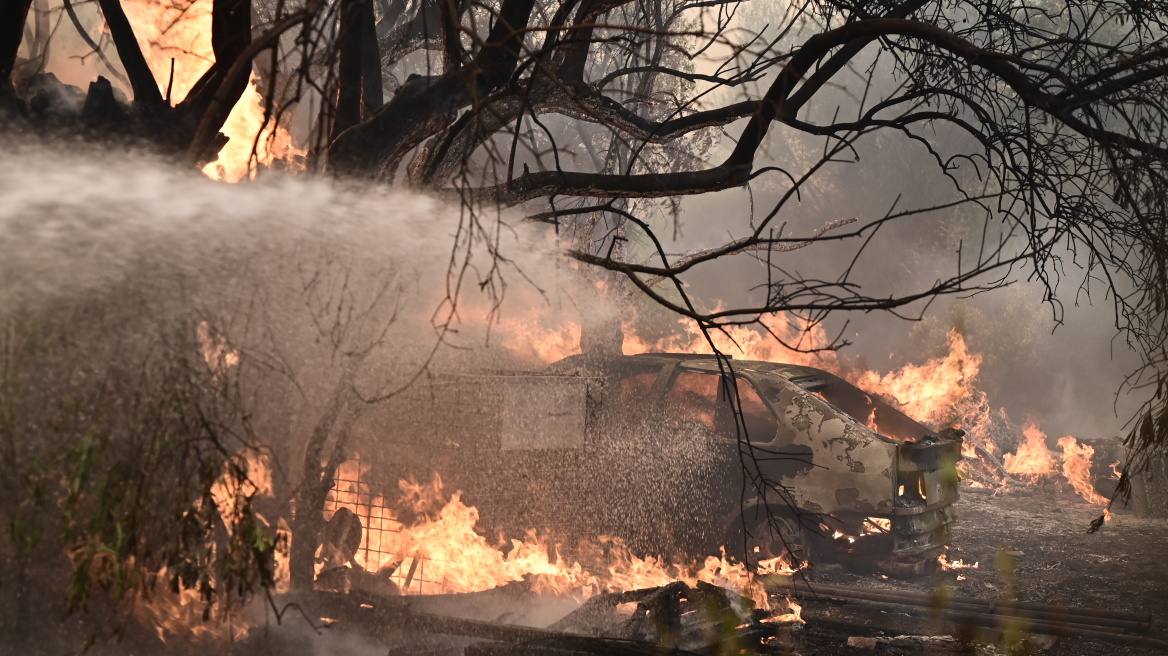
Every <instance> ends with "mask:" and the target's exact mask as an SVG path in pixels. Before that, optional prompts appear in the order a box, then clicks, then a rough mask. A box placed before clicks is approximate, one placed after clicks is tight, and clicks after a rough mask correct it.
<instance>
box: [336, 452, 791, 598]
mask: <svg viewBox="0 0 1168 656" xmlns="http://www.w3.org/2000/svg"><path fill="white" fill-rule="evenodd" d="M365 467H367V465H364V464H362V463H360V462H359V461H355V460H354V461H348V462H346V463H343V464H342V465H341V467H340V468H339V469H338V472H337V480H338V483H337V485H336V486H335V487H334V489H333V491H332V492H331V493H330V495H329V499H328V500H327V501H326V512H325V519H326V520H331V519H332V518H333V517H334V516H335V514H336V513H337V512H339V511H340V509H341V508H345V509H347V510H348V511H349V512H351V513H353V514H354V515H355V516H356V517H357V518H359V519H360V520H361V522H362V529H363V531H362V532H363V537H362V541H361V544H360V548H359V549H358V550H357V552H356V553H355V554H354V556H353V557H352V559H351V561H349V562H350V563H351V565H353V566H354V567H355V568H360V569H361V570H364V571H365V572H367V573H376V576H380V577H384V578H385V579H386V580H388V581H392V582H393V584H394V585H395V586H396V588H397V590H398V591H400V592H401V593H403V594H436V593H458V592H478V591H482V590H488V589H491V588H495V587H498V586H501V585H505V584H507V583H511V582H514V581H521V580H527V581H529V583H530V585H531V587H532V589H533V590H534V591H536V592H550V593H555V594H565V595H571V596H575V597H577V598H580V599H583V598H587V597H590V596H593V595H595V594H599V593H601V592H619V591H625V590H635V589H640V588H649V587H654V586H661V585H666V584H668V583H671V582H673V581H684V582H686V583H687V584H689V585H696V584H697V582H699V581H703V582H706V583H710V584H713V585H718V586H721V587H724V588H728V589H731V590H735V591H736V592H738V593H739V594H741V595H742V596H744V597H746V598H749V599H752V600H753V601H754V603H755V606H756V607H757V608H761V609H764V610H769V609H770V603H769V600H768V597H767V594H766V591H765V590H764V589H763V586H762V584H761V581H760V578H759V577H760V576H764V575H770V574H784V573H785V574H791V573H794V572H795V571H796V569H795V568H793V567H791V566H790V564H789V563H790V560H789V559H787V558H785V557H783V556H780V557H777V558H772V559H769V560H764V561H762V562H759V563H758V564H757V566H756V567H755V568H753V570H752V569H751V568H748V567H747V566H746V565H745V564H743V563H741V562H738V561H736V560H734V559H733V558H730V557H728V556H727V555H726V554H725V552H724V551H723V553H722V554H720V555H718V556H709V557H707V558H705V560H704V561H701V562H671V561H668V560H665V559H661V558H656V557H653V556H645V557H641V556H638V555H636V554H635V553H633V552H632V551H631V550H630V549H629V548H628V547H627V546H626V545H625V544H624V542H623V541H621V540H620V539H618V538H614V537H607V536H600V537H598V538H597V539H596V541H595V542H593V543H590V544H585V545H579V546H577V547H575V548H574V549H573V550H572V551H573V553H574V554H576V556H577V557H576V558H573V559H571V560H570V561H569V560H567V559H565V558H564V557H563V556H562V555H561V554H562V552H563V551H564V549H562V548H561V545H558V544H554V543H551V542H549V540H548V539H547V538H546V537H545V536H541V535H540V534H539V533H538V532H537V531H534V530H531V531H528V532H527V534H526V535H525V536H524V537H523V538H522V539H515V538H513V539H510V540H498V541H496V542H491V541H490V540H488V538H487V537H485V536H484V535H482V534H481V533H480V532H479V531H478V530H477V524H478V520H479V512H478V509H476V508H475V507H474V506H470V505H467V504H466V503H464V502H463V499H462V494H461V493H460V492H454V493H453V494H449V495H448V494H447V493H445V491H444V489H443V485H442V480H441V478H440V477H439V476H437V475H435V476H434V478H433V479H432V480H431V481H430V482H429V483H427V484H419V483H417V482H414V481H401V482H400V483H399V485H398V487H399V490H400V492H401V498H400V499H399V501H398V502H397V503H396V504H392V505H391V504H390V503H388V502H387V500H386V499H385V498H384V496H382V495H377V494H372V493H371V491H370V490H369V488H368V487H367V486H365V484H363V483H360V482H359V481H360V480H361V473H362V472H361V471H360V470H361V469H363V468H365ZM405 517H412V518H415V519H413V521H409V522H407V521H404V518H405ZM323 549H324V548H323V547H322V551H321V553H322V558H321V560H322V561H323V560H324V558H323ZM581 561H583V562H586V563H588V565H587V566H585V565H583V564H581ZM329 564H333V565H336V564H337V562H336V561H335V559H334V561H333V562H332V563H329ZM324 569H325V563H324V562H320V563H318V572H322V571H323V570H324Z"/></svg>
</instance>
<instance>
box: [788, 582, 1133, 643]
mask: <svg viewBox="0 0 1168 656" xmlns="http://www.w3.org/2000/svg"><path fill="white" fill-rule="evenodd" d="M766 586H767V590H768V591H773V592H779V593H786V592H789V591H791V590H792V589H794V590H795V591H796V592H799V593H801V594H804V595H810V596H815V595H817V594H822V595H825V596H842V597H849V598H853V599H859V598H864V597H869V598H872V600H873V601H882V600H886V601H889V602H890V603H894V602H899V603H905V604H908V605H916V606H935V605H936V604H937V603H938V602H939V601H944V603H945V604H946V605H949V606H963V607H967V608H969V609H970V610H977V611H978V612H987V613H998V614H1009V613H1015V614H1016V613H1017V612H1019V611H1027V612H1038V613H1044V614H1046V615H1047V616H1048V617H1051V618H1065V619H1066V620H1067V621H1071V622H1075V623H1081V624H1098V623H1099V622H1100V621H1107V622H1111V624H1107V625H1108V626H1117V627H1121V628H1130V629H1135V630H1150V629H1151V625H1152V615H1151V614H1150V613H1129V612H1125V611H1116V610H1110V609H1102V608H1073V607H1069V606H1054V605H1050V604H1035V603H1029V602H1019V601H999V600H987V599H975V598H972V597H956V596H942V595H928V594H921V593H914V592H902V591H897V590H876V589H870V588H859V587H855V586H840V585H826V584H820V583H809V582H806V581H798V582H792V581H791V580H790V579H787V580H785V581H783V580H778V579H770V580H768V581H766Z"/></svg>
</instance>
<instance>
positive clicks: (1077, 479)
mask: <svg viewBox="0 0 1168 656" xmlns="http://www.w3.org/2000/svg"><path fill="white" fill-rule="evenodd" d="M1058 445H1059V446H1060V447H1062V450H1063V470H1062V471H1063V477H1064V478H1066V479H1067V482H1068V483H1070V484H1071V487H1073V488H1075V492H1078V493H1079V496H1081V497H1083V498H1084V499H1086V500H1087V501H1088V502H1090V503H1093V504H1095V505H1098V506H1106V505H1107V499H1106V498H1104V497H1103V496H1101V495H1100V494H1099V493H1098V492H1096V491H1095V486H1094V485H1093V484H1092V483H1091V456H1093V455H1095V449H1094V448H1092V447H1090V446H1088V445H1086V444H1079V442H1078V441H1077V440H1076V439H1075V438H1073V437H1070V436H1067V437H1061V438H1059V441H1058Z"/></svg>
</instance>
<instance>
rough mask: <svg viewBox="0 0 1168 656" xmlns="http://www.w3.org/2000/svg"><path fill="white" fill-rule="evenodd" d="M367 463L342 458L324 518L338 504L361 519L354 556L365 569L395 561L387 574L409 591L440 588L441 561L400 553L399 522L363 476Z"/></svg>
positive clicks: (390, 563) (422, 592) (328, 497)
mask: <svg viewBox="0 0 1168 656" xmlns="http://www.w3.org/2000/svg"><path fill="white" fill-rule="evenodd" d="M368 470H369V465H367V464H364V463H362V462H361V459H360V456H356V457H354V459H353V460H348V461H346V462H344V463H343V464H342V465H341V466H340V467H339V468H338V469H337V473H336V477H335V480H334V483H333V489H332V490H330V491H329V494H328V496H327V497H326V498H325V502H324V519H325V521H328V520H330V519H332V517H333V514H335V513H336V511H337V510H339V509H340V508H348V509H349V510H350V511H351V512H353V514H355V515H356V516H357V518H358V519H360V520H361V546H360V547H359V548H358V549H357V553H356V554H355V555H354V557H353V560H354V562H355V564H356V565H358V566H360V567H361V568H363V569H365V570H366V571H368V572H377V571H378V570H380V569H381V568H383V567H386V566H390V565H393V564H394V563H395V562H397V563H398V565H397V567H396V569H394V571H393V572H392V573H391V574H390V576H389V578H390V580H391V581H393V582H394V583H395V584H397V586H398V587H399V588H400V589H401V590H402V592H403V593H409V594H427V593H428V594H437V593H440V592H443V580H442V571H443V567H442V566H441V563H438V562H436V561H432V560H429V559H427V558H425V557H424V556H422V555H420V554H418V553H416V552H415V553H403V552H404V551H405V549H404V546H403V544H402V542H403V541H402V535H401V531H402V523H401V522H399V521H398V520H397V518H396V517H397V515H396V513H395V512H394V510H393V508H391V507H390V506H389V504H388V503H387V501H386V499H385V496H384V495H383V494H381V493H380V492H378V491H375V490H374V489H373V487H372V486H371V485H370V484H369V482H368V481H367V480H365V479H364V478H363V476H364V475H365V473H366V472H368Z"/></svg>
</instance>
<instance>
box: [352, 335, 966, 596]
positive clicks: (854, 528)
mask: <svg viewBox="0 0 1168 656" xmlns="http://www.w3.org/2000/svg"><path fill="white" fill-rule="evenodd" d="M726 364H727V363H726V362H725V361H723V362H722V363H721V365H720V363H719V361H718V360H717V359H715V358H714V357H713V356H701V355H688V354H663V353H656V354H644V355H633V356H622V357H617V358H605V359H596V358H588V357H586V356H583V355H579V356H572V357H569V358H567V359H565V360H562V361H560V362H557V363H555V364H552V365H550V366H549V367H547V369H546V370H545V371H543V372H540V373H536V374H531V373H523V374H511V373H503V374H495V373H492V374H452V375H445V376H437V377H435V378H433V379H432V380H430V381H429V382H428V383H427V384H425V385H421V386H418V387H417V388H416V389H414V390H411V392H410V393H409V394H406V395H403V396H401V397H399V398H396V399H394V400H393V402H392V403H390V404H389V406H388V407H387V408H385V409H383V410H380V411H378V412H376V413H370V414H369V416H367V417H365V418H364V419H363V420H362V422H361V423H360V424H359V425H358V426H357V427H356V428H355V431H354V436H353V440H354V446H355V449H356V450H357V451H359V452H360V453H361V454H362V458H363V463H365V464H363V466H362V468H361V471H362V472H364V473H363V474H362V475H363V476H364V477H365V480H364V481H363V482H362V483H361V485H364V486H366V488H367V489H368V490H369V491H370V492H369V495H370V496H374V495H375V494H380V493H384V494H386V496H387V497H389V496H391V495H392V490H394V489H395V485H396V481H398V480H399V479H405V478H414V479H417V480H422V479H425V478H426V477H428V476H429V475H430V473H431V472H438V473H440V475H441V477H442V479H443V481H444V483H445V485H446V487H447V489H458V490H462V491H463V492H464V497H463V498H464V500H465V501H466V503H468V504H472V505H474V506H475V507H477V508H478V509H479V511H480V513H481V522H480V526H481V527H482V528H483V529H484V530H486V531H488V532H496V533H501V534H503V535H521V534H522V532H523V531H525V530H528V529H531V528H538V529H543V530H546V531H548V532H550V533H551V534H552V535H554V536H555V539H556V541H557V542H559V543H560V544H565V545H567V544H571V543H572V540H573V539H586V538H594V537H596V536H600V535H609V536H618V537H621V538H623V539H624V540H626V541H627V543H628V544H629V545H630V547H632V548H634V549H635V550H636V551H639V552H642V553H646V554H652V553H656V554H664V553H686V554H690V555H699V556H700V555H708V554H717V553H718V549H719V548H722V547H725V548H726V549H727V552H728V553H729V554H730V555H732V556H736V557H738V558H740V559H741V558H745V559H747V560H761V559H765V558H768V557H771V556H777V555H781V554H782V552H783V551H784V548H785V547H786V548H789V549H790V551H792V552H793V553H794V556H795V557H796V558H798V559H800V560H802V559H811V560H812V561H813V562H816V561H819V560H820V559H821V558H822V559H824V560H827V559H833V558H840V557H843V558H845V559H846V558H847V557H848V556H854V555H857V554H858V555H862V556H863V558H864V560H865V561H866V562H867V563H869V564H871V565H873V566H875V567H878V568H879V569H880V570H882V571H884V572H885V573H889V574H894V575H911V574H916V573H921V572H923V571H925V570H926V569H928V568H930V567H931V565H933V564H934V563H935V562H936V560H937V556H938V555H939V554H941V553H942V552H943V550H944V548H945V545H946V543H947V541H948V527H949V524H950V522H951V521H952V519H953V515H952V510H951V507H952V504H953V503H954V502H955V501H956V500H957V495H958V475H957V470H956V463H957V461H958V460H959V459H960V457H961V438H960V434H959V433H958V432H956V431H947V432H945V433H938V432H934V431H932V430H930V429H929V428H927V427H925V426H923V425H921V424H919V423H917V422H916V421H914V420H912V419H911V418H909V417H907V416H905V415H904V414H903V413H901V412H899V411H898V410H896V409H895V408H893V407H892V406H890V405H889V404H887V403H885V402H883V401H882V400H880V399H878V398H876V397H874V396H872V395H869V394H867V393H865V392H864V391H862V390H860V389H858V388H856V387H855V386H853V385H851V384H850V383H848V382H846V381H844V380H843V379H841V378H839V377H837V376H834V375H832V374H829V373H827V372H824V371H821V370H818V369H814V368H811V367H804V366H795V365H786V364H777V363H771V362H757V361H740V360H734V361H732V362H731V363H730V364H731V367H730V369H727V368H726ZM731 371H732V374H731ZM349 483H350V484H351V483H352V482H351V481H350V482H349ZM363 489H364V488H363ZM760 490H763V491H764V492H760ZM362 507H363V508H367V506H362ZM367 512H368V511H367ZM776 529H777V531H778V533H779V534H776ZM365 548H367V547H365ZM373 560H376V559H373Z"/></svg>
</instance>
